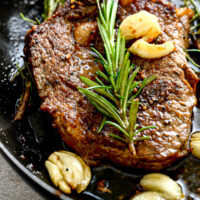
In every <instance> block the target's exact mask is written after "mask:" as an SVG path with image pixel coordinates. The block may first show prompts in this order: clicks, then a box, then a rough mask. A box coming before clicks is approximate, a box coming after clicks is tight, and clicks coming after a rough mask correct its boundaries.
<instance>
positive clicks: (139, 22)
mask: <svg viewBox="0 0 200 200" xmlns="http://www.w3.org/2000/svg"><path fill="white" fill-rule="evenodd" d="M119 28H120V30H121V35H122V36H124V37H125V39H126V40H130V39H134V38H140V37H142V38H143V39H144V40H145V41H148V42H151V41H152V40H153V39H154V38H157V37H158V35H159V34H160V33H161V29H160V25H159V23H158V18H157V17H156V16H155V15H153V14H151V13H149V12H147V11H144V10H143V11H140V12H138V13H136V14H133V15H130V16H128V17H127V18H126V19H124V20H123V21H122V23H121V25H120V27H119Z"/></svg>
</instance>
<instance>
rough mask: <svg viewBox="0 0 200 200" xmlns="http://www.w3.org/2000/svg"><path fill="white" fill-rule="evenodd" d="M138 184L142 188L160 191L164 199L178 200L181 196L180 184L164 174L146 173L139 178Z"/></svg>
mask: <svg viewBox="0 0 200 200" xmlns="http://www.w3.org/2000/svg"><path fill="white" fill-rule="evenodd" d="M140 185H141V186H142V187H143V189H144V190H150V191H156V192H159V193H161V195H162V197H163V198H165V199H166V200H180V199H181V198H182V197H183V193H182V191H181V188H180V186H179V185H178V184H177V183H176V182H175V181H174V180H172V179H171V178H170V177H169V176H166V175H164V174H160V173H152V174H147V175H145V176H144V177H143V178H142V179H141V181H140Z"/></svg>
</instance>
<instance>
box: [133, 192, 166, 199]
mask: <svg viewBox="0 0 200 200" xmlns="http://www.w3.org/2000/svg"><path fill="white" fill-rule="evenodd" d="M130 200H165V199H164V198H163V197H162V195H161V194H160V193H158V192H151V191H148V192H142V193H140V194H137V195H135V196H133V197H132V198H131V199H130Z"/></svg>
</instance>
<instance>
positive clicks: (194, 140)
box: [190, 132, 200, 159]
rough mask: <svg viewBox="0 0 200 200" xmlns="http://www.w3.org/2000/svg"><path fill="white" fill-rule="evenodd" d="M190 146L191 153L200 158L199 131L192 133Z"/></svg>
mask: <svg viewBox="0 0 200 200" xmlns="http://www.w3.org/2000/svg"><path fill="white" fill-rule="evenodd" d="M190 147H191V148H192V155H193V156H195V157H197V158H199V159H200V132H196V133H194V134H192V137H191V139H190Z"/></svg>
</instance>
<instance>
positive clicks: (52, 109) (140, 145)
mask: <svg viewBox="0 0 200 200" xmlns="http://www.w3.org/2000/svg"><path fill="white" fill-rule="evenodd" d="M73 7H74V6H73ZM143 9H144V10H147V11H149V12H151V13H153V14H156V15H157V16H158V17H159V20H160V25H161V27H162V31H163V32H162V35H161V36H159V38H158V39H157V41H156V42H157V43H159V42H163V41H167V40H173V41H174V42H175V44H176V50H175V51H174V52H173V53H171V54H170V55H168V56H165V57H163V58H160V59H154V60H149V59H148V60H147V59H141V58H136V57H133V61H134V62H135V63H136V64H137V65H139V66H141V68H142V70H143V76H150V75H154V74H157V75H158V78H157V79H156V80H155V81H154V82H153V83H151V84H149V85H148V86H147V87H146V88H145V89H144V90H143V91H142V93H141V95H140V101H141V102H142V106H141V107H140V110H139V113H138V122H137V123H138V125H139V126H149V125H156V126H157V127H158V128H157V130H146V131H144V132H142V133H141V135H143V136H147V135H149V136H151V137H152V139H151V140H146V141H140V142H137V143H136V151H137V156H133V155H132V154H131V152H130V151H129V148H128V147H127V145H126V144H125V143H123V142H121V141H118V140H116V139H114V138H111V137H109V136H108V135H109V134H110V133H113V132H114V133H115V134H120V133H119V132H118V131H117V130H116V129H114V128H113V127H111V126H106V127H105V128H104V129H103V130H102V131H101V133H99V134H98V133H97V129H98V127H99V124H100V122H101V120H102V115H101V114H100V113H99V112H98V111H97V110H96V109H95V108H94V107H93V106H92V105H91V103H90V102H89V100H88V99H87V98H86V97H84V96H83V95H82V94H80V93H79V92H78V91H77V89H76V88H77V86H83V84H82V83H81V81H80V80H79V76H80V75H83V76H87V77H90V78H94V74H95V71H96V70H97V69H99V67H100V66H99V64H98V63H96V62H95V61H94V58H93V56H92V55H91V54H92V52H91V50H90V48H89V46H90V45H94V46H95V47H96V48H98V49H102V45H101V42H100V41H99V37H98V33H97V26H96V22H95V19H96V15H97V9H96V5H95V3H93V2H91V1H82V2H81V3H80V2H77V3H75V8H73V9H70V6H68V5H67V4H66V6H65V7H64V8H63V9H61V10H59V11H58V13H57V14H56V15H54V16H53V17H52V18H50V19H49V20H47V21H46V22H44V23H42V24H41V25H40V26H35V27H33V28H32V30H30V31H29V32H28V34H27V36H26V46H25V54H26V56H27V59H28V60H29V62H30V64H31V66H32V70H33V74H34V78H35V81H36V84H37V87H38V92H39V96H40V97H41V100H42V105H41V109H42V110H44V111H45V112H47V113H48V114H49V116H51V117H52V121H53V123H52V125H53V127H54V128H55V129H57V131H58V132H59V133H60V134H61V136H62V138H63V140H64V141H65V143H66V144H67V145H68V146H69V147H71V148H72V149H74V151H75V152H77V153H78V154H80V155H81V156H82V157H83V158H84V159H85V160H87V161H89V163H90V164H96V163H97V161H99V160H111V161H113V162H114V163H116V164H118V165H121V166H128V167H134V168H143V169H153V170H160V169H162V168H164V167H166V166H168V165H170V164H171V163H173V162H174V161H176V160H177V159H178V158H181V157H183V156H185V155H187V154H188V150H187V148H186V145H185V143H186V141H187V139H188V136H189V134H190V129H191V116H192V108H193V106H194V105H195V103H196V98H195V95H194V91H195V87H196V84H197V81H198V80H197V77H196V75H195V74H194V73H193V72H192V71H191V69H190V68H189V67H188V63H187V61H186V58H185V56H184V53H183V48H186V47H187V45H188V40H187V37H188V30H189V18H188V16H186V15H183V16H182V17H181V19H179V18H178V17H177V16H176V10H175V7H174V6H172V5H171V4H169V3H167V2H164V1H155V0H152V1H147V0H142V1H141V0H122V1H121V5H120V6H119V9H118V19H117V24H119V23H120V21H121V20H122V19H123V18H125V16H127V15H130V14H133V13H135V12H137V11H139V10H143Z"/></svg>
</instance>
